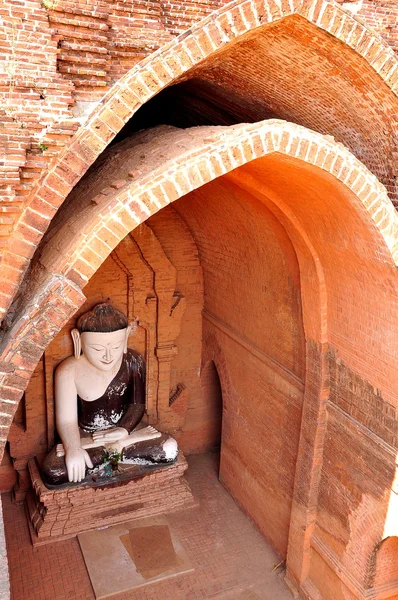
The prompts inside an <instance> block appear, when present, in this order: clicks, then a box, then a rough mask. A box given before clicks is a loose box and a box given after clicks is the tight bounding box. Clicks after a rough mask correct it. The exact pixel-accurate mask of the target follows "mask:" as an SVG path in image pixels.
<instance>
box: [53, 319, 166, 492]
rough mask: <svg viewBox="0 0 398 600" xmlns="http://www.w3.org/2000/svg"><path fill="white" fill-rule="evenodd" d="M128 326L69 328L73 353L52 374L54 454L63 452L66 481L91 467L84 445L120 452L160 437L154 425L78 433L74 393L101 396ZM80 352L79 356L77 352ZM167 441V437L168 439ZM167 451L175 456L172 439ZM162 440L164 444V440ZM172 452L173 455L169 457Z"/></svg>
mask: <svg viewBox="0 0 398 600" xmlns="http://www.w3.org/2000/svg"><path fill="white" fill-rule="evenodd" d="M129 332H130V327H127V328H125V329H120V330H118V331H113V332H110V333H102V332H84V333H82V334H80V333H79V332H78V330H77V329H74V330H73V331H72V338H73V343H74V348H75V356H71V357H69V358H67V359H65V360H64V361H63V362H62V363H61V364H60V365H59V367H58V368H57V370H56V373H55V408H56V424H57V430H58V433H59V435H60V437H61V440H62V444H59V445H58V446H57V455H58V456H62V455H64V454H65V464H66V468H67V471H68V479H69V481H70V482H79V481H81V480H82V479H84V477H85V472H86V466H87V467H88V468H90V469H91V468H93V464H92V462H91V459H90V456H89V454H88V452H87V451H86V450H87V448H95V447H99V446H105V448H112V449H113V450H116V451H118V452H121V451H122V450H123V449H124V448H127V447H128V446H131V445H132V444H135V443H137V442H140V441H145V440H150V439H154V438H157V437H160V436H161V435H162V434H161V433H160V432H159V431H157V430H156V429H155V428H154V427H150V426H149V427H144V428H141V429H138V428H137V429H136V430H134V431H132V432H131V433H130V434H129V433H128V431H127V429H124V428H123V427H114V428H112V429H106V430H104V431H103V430H99V431H95V432H94V433H93V434H92V436H91V435H85V436H81V432H80V429H79V426H78V409H77V396H78V395H79V396H80V398H82V399H83V400H85V401H86V402H93V401H94V400H96V399H97V398H99V397H101V396H102V395H103V394H104V392H105V390H106V389H107V387H108V386H109V384H110V383H111V381H112V380H113V379H114V378H115V376H116V375H117V373H118V372H119V369H120V366H121V363H122V360H123V353H124V352H126V351H127V340H128V336H129ZM81 351H82V355H81V356H80V352H81ZM169 441H171V440H167V442H169ZM172 441H173V442H174V445H173V448H168V449H165V450H167V452H166V454H167V458H170V459H173V458H175V457H176V455H177V444H176V442H175V440H172ZM167 442H166V443H167ZM172 454H173V456H172Z"/></svg>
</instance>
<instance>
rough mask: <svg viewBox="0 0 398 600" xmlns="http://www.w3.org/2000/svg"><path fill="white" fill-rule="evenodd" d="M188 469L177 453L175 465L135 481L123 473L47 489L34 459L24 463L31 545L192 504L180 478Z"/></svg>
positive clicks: (154, 471) (149, 473) (189, 491)
mask: <svg viewBox="0 0 398 600" xmlns="http://www.w3.org/2000/svg"><path fill="white" fill-rule="evenodd" d="M187 468H188V465H187V462H186V460H185V458H184V456H183V454H182V453H181V452H180V454H179V457H178V460H177V462H176V463H174V464H172V465H169V466H162V467H159V468H154V469H153V470H151V471H150V472H147V473H146V474H142V473H141V475H140V476H138V477H137V472H136V471H135V472H134V469H132V470H131V471H130V474H129V470H127V471H126V472H124V473H123V474H122V476H121V477H120V478H119V479H118V480H116V481H114V480H112V481H111V482H109V483H108V482H103V481H102V482H100V483H99V482H98V481H97V482H96V483H89V484H87V483H83V484H80V485H75V486H70V487H64V488H63V489H55V490H50V489H48V488H47V487H46V486H45V485H44V483H43V480H42V478H41V475H40V471H39V468H38V465H37V462H36V460H34V459H33V460H30V461H29V471H30V476H31V480H32V486H33V489H31V490H30V491H29V492H28V495H27V498H26V507H27V512H28V520H29V524H30V530H31V537H32V543H33V545H34V546H37V545H41V544H46V543H48V542H54V541H57V540H61V539H65V538H69V537H73V536H75V535H77V534H78V533H82V532H83V531H89V530H91V529H97V528H98V527H105V526H107V525H115V524H116V523H123V522H124V521H131V520H133V519H138V518H142V517H149V516H153V515H157V514H160V513H166V512H171V511H174V510H181V509H184V508H190V507H192V506H194V505H195V501H194V499H193V496H192V492H191V490H190V488H189V485H188V483H187V482H186V480H185V478H184V477H183V475H184V472H185V471H186V469H187Z"/></svg>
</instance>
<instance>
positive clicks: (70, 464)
mask: <svg viewBox="0 0 398 600" xmlns="http://www.w3.org/2000/svg"><path fill="white" fill-rule="evenodd" d="M65 464H66V469H67V471H68V479H69V481H70V482H72V481H73V482H74V483H77V482H78V481H81V480H82V479H84V477H85V475H86V465H87V466H88V468H89V469H92V468H93V463H92V462H91V458H90V456H89V454H88V452H86V450H83V448H76V449H73V450H68V451H67V452H66V456H65Z"/></svg>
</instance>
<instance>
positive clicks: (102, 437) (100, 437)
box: [93, 427, 129, 444]
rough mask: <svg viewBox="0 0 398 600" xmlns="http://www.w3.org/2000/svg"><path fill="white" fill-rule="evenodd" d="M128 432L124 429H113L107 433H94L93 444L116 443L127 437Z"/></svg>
mask: <svg viewBox="0 0 398 600" xmlns="http://www.w3.org/2000/svg"><path fill="white" fill-rule="evenodd" d="M128 434H129V432H128V431H127V429H125V428H124V427H114V428H113V429H108V430H107V431H95V432H94V433H93V440H94V442H103V443H104V444H109V443H110V442H117V441H118V440H123V439H124V438H126V437H127V436H128Z"/></svg>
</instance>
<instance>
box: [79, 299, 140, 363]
mask: <svg viewBox="0 0 398 600" xmlns="http://www.w3.org/2000/svg"><path fill="white" fill-rule="evenodd" d="M130 330H131V326H129V324H128V321H127V317H126V316H125V315H124V314H123V313H122V312H120V311H119V310H117V309H115V308H113V306H111V305H110V304H108V303H107V302H103V303H101V304H97V305H96V306H94V308H93V309H92V310H90V311H88V312H86V313H84V314H83V315H81V317H80V318H79V319H78V321H77V328H76V329H73V330H72V332H71V335H72V340H73V347H74V354H75V358H77V359H78V358H79V357H80V356H81V354H82V353H83V355H84V356H85V357H86V359H87V360H88V362H89V363H90V364H91V366H93V367H94V368H96V369H99V370H100V371H110V370H112V369H113V368H114V367H115V366H116V365H118V364H119V362H120V359H121V358H122V355H123V353H124V352H127V342H128V337H129V333H130Z"/></svg>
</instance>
